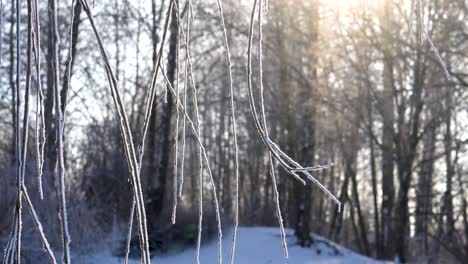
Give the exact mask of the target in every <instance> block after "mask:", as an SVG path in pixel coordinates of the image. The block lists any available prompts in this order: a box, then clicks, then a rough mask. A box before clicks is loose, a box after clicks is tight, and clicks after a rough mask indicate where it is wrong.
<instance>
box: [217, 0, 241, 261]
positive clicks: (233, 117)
mask: <svg viewBox="0 0 468 264" xmlns="http://www.w3.org/2000/svg"><path fill="white" fill-rule="evenodd" d="M216 3H217V5H218V12H219V19H220V22H221V30H222V31H223V43H224V51H225V52H224V53H225V55H226V66H227V72H228V78H229V105H230V110H231V123H232V134H233V140H234V170H235V174H234V175H235V200H236V203H235V208H234V231H233V235H232V247H231V257H230V263H231V264H234V256H235V251H236V240H237V228H238V226H239V147H238V144H237V123H236V113H235V104H234V88H233V85H234V84H233V78H232V62H231V52H230V49H229V41H228V34H227V30H226V25H225V22H224V10H223V4H222V1H221V0H217V1H216Z"/></svg>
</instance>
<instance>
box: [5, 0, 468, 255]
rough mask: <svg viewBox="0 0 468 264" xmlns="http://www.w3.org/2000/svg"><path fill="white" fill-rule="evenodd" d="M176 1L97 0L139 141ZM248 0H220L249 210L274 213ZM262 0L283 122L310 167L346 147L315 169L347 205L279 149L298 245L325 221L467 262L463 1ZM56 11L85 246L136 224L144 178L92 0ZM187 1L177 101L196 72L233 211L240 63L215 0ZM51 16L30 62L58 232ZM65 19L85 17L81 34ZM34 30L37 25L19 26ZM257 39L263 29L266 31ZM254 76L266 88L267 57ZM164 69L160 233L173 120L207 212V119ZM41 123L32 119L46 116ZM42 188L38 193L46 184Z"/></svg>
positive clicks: (167, 59)
mask: <svg viewBox="0 0 468 264" xmlns="http://www.w3.org/2000/svg"><path fill="white" fill-rule="evenodd" d="M169 2H170V1H168V0H167V1H165V0H151V1H150V0H138V1H127V0H103V1H96V2H95V3H93V4H92V5H93V9H94V14H95V19H96V22H97V26H98V27H99V28H100V29H101V34H102V38H103V41H104V45H105V47H106V49H107V50H108V52H109V55H110V58H111V63H112V64H113V65H112V66H113V68H114V70H115V73H116V77H117V78H118V80H119V85H120V87H119V89H120V90H121V92H122V93H123V95H124V101H125V103H126V105H125V107H126V110H127V113H128V114H129V120H130V123H131V126H132V130H133V133H134V134H135V140H136V141H137V142H138V140H139V138H140V136H141V135H140V134H141V131H140V130H141V129H140V128H141V126H142V124H143V118H144V114H145V113H144V104H145V100H146V99H147V98H148V96H149V94H148V93H149V89H148V86H149V83H150V81H151V72H152V70H153V69H154V67H156V65H155V60H156V58H157V52H158V47H159V45H160V42H161V39H162V34H163V32H162V31H163V26H164V20H165V17H166V15H167V13H166V11H167V7H168V5H169ZM251 4H252V3H251V2H250V1H230V0H226V1H224V10H225V15H226V27H227V34H228V40H229V42H230V46H231V53H232V54H231V55H232V61H233V78H234V89H235V93H236V98H235V100H236V105H237V106H238V107H237V112H236V116H237V123H238V137H239V151H240V201H239V202H240V204H239V206H240V223H241V225H264V226H265V225H266V226H270V225H277V220H276V217H275V204H274V194H273V189H272V181H271V177H270V172H269V164H268V152H266V150H265V149H264V146H263V145H262V142H261V140H260V138H259V137H258V135H257V131H256V129H255V126H254V123H253V120H252V117H251V113H250V109H249V104H248V97H247V88H246V67H245V65H246V52H247V42H248V39H247V38H248V25H249V14H250V10H251ZM264 6H265V7H264V9H265V10H264V11H263V12H264V14H265V16H264V20H265V21H266V23H264V25H263V29H264V32H263V38H264V52H263V65H264V67H263V76H264V80H263V84H264V87H265V105H266V117H267V119H268V126H269V127H268V128H269V132H270V137H271V138H272V139H274V140H275V142H277V143H278V144H279V145H280V147H281V148H282V149H283V150H284V151H285V152H286V153H288V154H289V155H290V156H291V157H292V158H294V159H295V160H297V161H299V162H301V164H303V165H305V166H306V165H316V164H326V163H329V162H333V163H335V166H334V167H332V168H329V169H326V170H322V171H318V172H315V173H314V174H313V175H314V176H315V177H317V179H319V180H320V181H321V182H322V183H323V184H324V185H325V186H326V187H327V188H329V189H330V191H331V192H332V193H334V194H336V196H337V197H338V198H339V199H340V201H341V202H342V208H341V211H339V210H338V208H337V206H336V205H335V204H334V203H333V202H332V201H331V200H329V199H328V198H327V197H326V196H325V195H324V194H323V193H322V192H321V191H320V190H319V189H318V188H316V187H315V186H314V185H312V184H310V183H309V184H308V185H307V186H302V185H301V184H300V183H298V182H297V181H296V180H295V179H294V178H292V177H290V176H289V175H287V172H285V171H283V170H282V169H281V168H280V167H279V166H275V170H276V175H277V184H278V190H279V194H280V197H279V201H280V205H281V209H282V213H283V219H284V224H285V226H287V227H291V228H293V229H294V230H295V233H296V236H297V237H298V239H299V243H300V245H301V246H310V245H311V244H312V243H314V241H313V237H311V236H310V232H313V233H317V234H320V235H323V236H325V237H327V238H330V239H332V240H334V241H336V242H339V243H342V244H344V245H346V246H348V247H351V248H353V249H355V250H358V251H359V252H361V253H362V254H365V255H369V256H373V257H376V258H380V259H394V258H395V256H398V257H399V259H400V260H402V261H409V260H412V261H421V262H436V263H437V262H438V261H437V260H438V259H439V258H442V257H443V258H448V259H449V260H451V261H454V262H455V261H458V262H460V263H462V262H463V261H464V260H466V258H468V215H467V214H468V212H467V210H468V208H467V201H466V199H467V198H468V197H467V194H466V193H465V187H466V185H467V180H468V174H467V173H468V171H467V168H466V165H465V164H466V158H467V157H468V156H467V152H466V146H465V145H466V142H467V139H468V138H467V134H466V133H465V130H466V128H467V125H468V116H467V113H468V112H467V102H468V101H467V100H466V96H467V95H468V90H467V84H468V72H467V69H468V67H467V63H468V22H467V21H468V19H467V14H468V13H467V11H468V9H467V8H468V7H467V5H466V1H462V0H431V1H424V0H421V1H417V0H412V1H409V0H408V1H399V0H378V1H366V0H349V1H345V0H333V1H325V0H292V1H281V0H270V1H268V3H264ZM72 10H74V12H75V16H74V19H73V20H71V19H70V17H71V12H72ZM2 11H3V13H2V14H3V24H2V32H3V38H2V40H1V41H2V60H1V73H0V84H1V85H0V115H1V118H0V127H1V130H0V131H1V132H0V133H1V138H0V157H1V158H0V179H1V182H2V184H1V185H0V212H1V214H0V215H1V216H0V237H4V236H7V234H8V230H9V225H10V223H11V215H12V214H11V212H12V210H13V206H14V190H15V187H14V186H15V184H16V180H15V166H14V160H15V158H14V157H15V156H14V155H15V154H14V131H15V127H16V124H15V119H14V113H15V104H14V103H13V102H14V101H15V95H14V93H13V87H14V85H15V83H14V80H15V66H14V65H15V61H16V59H17V58H16V52H15V51H16V49H17V48H18V47H16V46H15V41H14V39H15V38H16V33H15V30H14V28H15V20H16V17H15V1H13V0H12V1H9V2H5V1H4V3H3V10H2ZM23 11H24V12H26V9H25V10H22V11H21V12H23ZM58 11H59V14H58V15H59V18H58V19H59V31H60V34H61V39H62V42H61V43H60V47H61V50H60V54H59V55H60V62H61V67H62V70H61V72H64V73H66V72H67V69H68V67H71V79H68V76H67V75H64V76H62V79H61V80H62V84H63V86H62V88H61V93H62V98H63V100H64V101H63V102H62V107H63V108H62V109H63V110H66V113H67V117H66V121H67V122H66V126H65V135H66V137H65V143H66V153H65V154H66V155H65V159H66V168H67V172H66V186H67V195H68V199H69V201H70V202H69V203H70V208H69V210H70V212H69V214H70V215H71V216H70V227H71V230H72V240H73V242H74V243H73V244H72V247H76V248H80V247H81V246H83V245H84V243H85V242H86V241H87V240H89V239H93V238H96V237H100V236H101V235H105V234H111V233H113V231H114V230H115V227H120V228H121V229H124V227H125V225H126V222H127V220H128V217H129V211H130V207H131V204H132V202H131V200H132V195H131V191H130V190H131V185H130V183H129V182H128V177H129V175H128V169H127V164H126V161H125V156H124V153H123V151H122V147H121V144H122V142H121V137H120V130H119V126H118V121H117V120H116V117H115V112H114V111H115V110H114V109H113V106H112V99H111V98H110V96H109V91H108V88H107V81H106V75H105V71H104V68H103V66H102V64H101V60H100V54H99V50H98V48H97V44H96V41H95V39H94V36H93V34H92V32H91V28H90V25H89V23H88V21H87V20H84V19H83V17H84V14H81V12H82V8H81V5H80V4H77V5H76V6H75V7H74V8H72V7H71V3H68V2H62V1H60V3H59V6H58ZM179 11H180V15H181V17H180V19H181V20H180V28H179V27H178V26H177V16H176V13H175V12H173V13H172V17H171V22H170V23H171V24H170V31H169V32H168V34H169V35H168V39H167V44H166V47H165V49H164V51H165V52H164V55H163V65H164V66H163V68H164V71H165V75H166V77H167V78H168V82H169V83H170V84H171V85H172V86H176V85H177V83H178V85H179V87H180V97H181V100H183V98H184V97H185V98H186V102H187V111H188V113H189V115H190V116H191V117H192V118H194V117H195V113H194V111H195V110H194V109H195V106H194V103H193V101H192V98H193V89H192V88H195V89H196V90H197V96H198V108H199V111H200V124H201V128H202V133H201V135H202V141H203V143H204V144H205V147H206V150H207V153H208V158H209V160H210V163H211V166H212V171H213V174H214V177H215V184H216V187H217V192H218V197H219V201H220V203H221V204H220V205H221V213H222V217H223V218H222V219H223V225H224V226H225V227H226V228H227V227H229V226H230V225H231V224H232V221H233V214H234V210H233V206H234V203H235V200H234V199H235V196H234V194H235V193H234V190H235V186H234V184H235V178H234V169H235V167H234V165H235V164H234V158H233V157H234V148H233V135H232V129H231V126H232V122H231V121H230V116H229V89H228V85H229V84H228V75H227V74H228V73H227V71H226V67H225V57H224V53H223V52H224V50H223V46H222V32H221V31H220V28H219V18H218V16H217V7H216V3H215V2H214V1H193V3H192V5H188V4H187V3H186V2H185V1H180V10H179ZM189 12H193V17H194V19H193V22H192V23H191V26H190V52H191V54H190V56H191V58H192V64H193V69H194V70H193V79H194V84H195V85H196V87H192V85H193V84H192V82H191V81H190V80H188V79H187V78H190V76H187V75H185V74H184V68H185V67H186V66H185V65H184V61H185V60H184V59H183V58H185V55H186V50H185V47H184V45H185V42H184V38H185V35H184V34H186V33H187V30H188V29H187V27H186V25H185V21H186V17H187V15H188V14H189ZM80 14H81V16H80ZM39 15H40V16H41V21H42V22H41V30H42V40H41V41H42V42H41V44H42V46H41V49H42V50H43V51H44V53H45V54H46V55H45V58H44V59H43V61H42V62H41V64H42V69H43V72H42V73H41V76H36V74H33V90H34V89H36V87H37V85H36V83H37V81H41V83H42V84H43V87H44V91H45V115H46V123H45V128H46V141H47V142H48V143H47V144H46V146H47V148H46V156H45V157H46V165H45V175H44V189H45V198H44V201H41V202H38V203H37V207H38V209H40V211H41V212H42V213H41V220H43V221H44V223H45V226H46V232H48V233H50V234H54V233H56V234H58V233H59V227H58V226H59V225H58V219H57V215H56V209H57V207H58V206H59V205H58V202H57V201H58V198H57V192H56V186H57V179H56V174H55V173H54V171H55V167H56V163H57V160H56V156H57V154H56V149H55V143H54V142H55V141H56V135H55V132H54V131H55V130H54V129H55V128H54V127H55V123H54V122H53V120H54V116H55V111H54V101H53V96H52V95H53V78H54V77H53V69H52V64H51V63H50V61H51V56H52V37H51V34H52V29H51V22H50V19H49V17H50V14H49V11H48V8H47V5H46V3H40V5H39ZM70 23H72V27H73V32H74V33H75V34H74V35H73V37H72V42H73V43H71V47H72V48H71V49H70V50H69V49H68V47H69V45H70V43H69V41H70V36H69V28H70ZM256 23H257V22H256ZM256 26H258V25H256ZM21 29H22V30H25V31H26V28H25V27H23V25H22V26H21ZM25 36H26V34H22V35H21V38H25ZM428 36H430V38H431V39H432V42H433V45H435V46H436V47H437V49H438V53H439V54H440V57H441V60H442V61H443V62H444V63H445V65H446V69H444V65H442V64H441V62H440V61H439V58H438V55H437V54H436V53H435V50H434V48H433V47H432V44H431V42H430V41H429V40H428ZM254 38H255V39H256V38H258V32H255V34H254ZM178 40H179V43H180V45H181V47H179V48H178V46H177V41H178ZM21 43H26V41H24V40H23V41H22V42H21ZM20 49H21V52H23V51H25V49H24V48H23V47H20ZM254 54H255V56H254V57H253V58H254V59H253V64H254V65H258V57H257V56H258V51H257V50H256V49H254ZM23 59H25V56H22V57H21V60H23ZM70 59H71V62H72V63H71V64H70ZM255 69H257V68H255ZM446 70H447V71H448V73H449V74H450V76H451V78H450V79H448V78H447V73H446ZM253 78H254V89H255V90H256V91H257V90H258V87H257V85H258V80H257V78H258V72H254V74H253ZM68 83H70V84H71V86H70V90H69V91H67V89H68V88H67V87H68ZM166 85H167V84H166V82H165V80H164V77H163V76H160V79H158V86H157V96H156V100H155V102H154V105H153V111H152V119H151V123H150V127H149V130H148V135H147V137H148V141H147V142H148V144H147V147H146V148H145V151H146V152H145V156H144V157H145V158H144V160H143V164H142V180H143V186H144V195H145V199H146V203H147V214H148V218H149V219H150V220H149V226H150V232H151V231H153V232H156V233H157V232H160V231H161V230H165V229H168V228H170V225H171V224H170V217H171V210H172V206H171V205H172V199H173V194H172V186H173V181H174V177H173V173H174V171H173V170H174V166H173V163H174V157H175V144H174V143H175V136H176V135H178V136H179V138H178V140H179V142H182V141H183V140H185V141H186V151H185V152H184V154H185V156H184V158H183V159H184V162H183V163H182V158H181V155H182V147H181V146H179V148H178V155H179V173H181V172H182V170H183V174H184V185H183V190H182V191H183V196H182V198H181V200H180V201H179V212H180V213H179V214H180V215H181V216H180V217H182V218H183V219H185V220H180V221H182V222H185V221H187V223H188V224H193V225H196V221H195V220H193V219H194V218H195V216H196V215H197V208H198V200H197V199H198V198H197V197H198V196H197V194H198V192H199V191H200V190H199V187H198V181H197V175H198V158H197V155H196V153H197V151H198V150H197V149H198V145H197V142H196V139H195V135H194V134H193V133H192V132H191V130H190V129H189V128H188V125H187V131H186V133H185V135H186V137H185V138H183V135H184V133H182V131H183V126H182V120H183V116H182V115H180V113H179V115H180V116H179V118H180V124H179V127H176V122H175V120H176V118H177V115H178V114H177V113H176V103H175V98H174V96H172V95H171V93H168V92H167V90H166ZM34 91H35V90H34ZM34 91H33V94H34ZM66 95H68V96H66ZM65 105H66V106H67V107H66V109H65ZM176 130H178V131H179V133H175V131H176ZM30 132H31V135H33V134H34V129H33V127H31V129H30ZM137 142H135V143H137ZM33 143H34V142H31V143H30V148H31V149H33V148H34V145H33ZM276 165H277V164H276ZM182 167H183V169H182ZM27 168H28V173H27V176H26V182H27V184H28V185H29V186H31V187H30V189H33V188H37V187H34V186H37V184H38V183H37V181H36V177H35V176H34V175H35V160H34V157H31V158H30V159H29V162H28V164H27ZM204 176H205V177H206V179H205V183H206V184H205V186H204V193H205V196H204V199H205V204H206V206H205V210H206V213H207V215H208V217H209V219H207V220H206V223H205V224H206V225H207V226H210V225H213V222H214V220H213V219H212V218H214V212H213V211H214V209H213V208H212V207H211V206H209V205H211V204H212V199H213V196H212V195H211V194H210V192H211V191H210V190H211V187H210V185H209V184H208V182H209V180H208V178H207V177H208V176H207V175H204ZM31 196H34V197H33V199H39V198H38V195H37V194H36V193H34V194H32V195H31ZM38 201H39V200H38ZM187 219H192V222H193V223H192V222H191V221H190V220H187ZM26 221H29V220H27V219H26ZM207 228H208V227H207ZM211 229H214V227H211ZM29 231H31V230H29ZM25 232H28V230H25ZM32 237H33V236H32ZM34 239H36V238H34ZM59 239H60V238H59V237H58V236H57V237H54V238H53V239H52V241H53V243H55V244H58V243H60V240H59ZM0 241H1V240H0ZM278 243H280V242H278ZM410 249H411V250H410Z"/></svg>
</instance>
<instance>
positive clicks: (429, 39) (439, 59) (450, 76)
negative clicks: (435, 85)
mask: <svg viewBox="0 0 468 264" xmlns="http://www.w3.org/2000/svg"><path fill="white" fill-rule="evenodd" d="M421 13H422V12H421V0H418V16H419V19H418V20H419V27H420V28H421V31H422V32H423V34H424V36H425V37H426V39H427V41H428V42H429V45H430V46H431V50H432V52H434V55H435V56H436V58H437V60H438V61H439V63H440V66H442V69H443V70H444V74H445V77H446V78H447V80H449V81H450V80H452V75H451V74H450V72H449V70H448V68H447V64H445V62H444V60H443V59H442V57H441V56H440V53H439V50H438V49H437V47H436V46H435V44H434V42H433V41H432V38H431V36H429V34H428V33H427V30H426V28H425V27H424V24H423V22H422V21H423V18H422V14H421Z"/></svg>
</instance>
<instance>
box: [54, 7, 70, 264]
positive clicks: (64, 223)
mask: <svg viewBox="0 0 468 264" xmlns="http://www.w3.org/2000/svg"><path fill="white" fill-rule="evenodd" d="M49 4H50V5H51V6H50V7H49V8H50V10H52V14H51V16H52V30H53V45H52V46H53V48H52V53H53V54H52V68H53V71H54V83H53V88H54V102H55V114H56V128H55V130H56V134H57V152H58V153H57V159H58V164H57V168H58V172H57V173H58V186H59V196H60V199H59V201H60V226H61V230H62V246H63V259H62V261H63V262H64V263H65V264H69V263H70V261H71V260H70V259H71V252H70V242H71V240H70V233H69V230H68V214H67V198H66V193H65V160H64V142H63V141H64V137H63V121H64V120H63V112H62V107H61V104H62V100H61V99H60V90H59V83H60V80H59V78H60V64H59V55H58V52H59V40H60V35H59V30H58V21H57V0H52V1H50V2H49Z"/></svg>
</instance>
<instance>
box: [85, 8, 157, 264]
mask: <svg viewBox="0 0 468 264" xmlns="http://www.w3.org/2000/svg"><path fill="white" fill-rule="evenodd" d="M80 1H81V4H82V6H83V10H84V11H85V13H86V14H87V16H88V19H89V22H90V24H91V27H92V29H93V32H94V34H95V37H96V40H97V42H98V46H99V50H100V53H101V57H102V60H103V62H104V66H105V70H106V76H107V79H108V83H109V88H110V90H111V95H112V99H113V101H114V105H115V107H116V110H117V115H118V120H119V124H120V129H121V133H122V137H123V141H124V150H125V155H126V158H127V162H128V166H129V170H130V175H131V178H132V186H133V193H134V197H136V211H137V220H138V231H139V234H140V248H141V252H142V256H141V260H142V262H143V263H144V264H148V263H151V259H150V252H149V244H148V231H147V225H146V211H145V203H144V199H143V192H142V187H141V179H140V170H139V168H140V164H139V160H138V157H137V155H138V154H137V151H136V149H135V146H134V144H133V137H132V131H131V128H130V124H129V121H128V118H127V114H126V111H125V107H124V104H123V100H122V97H121V95H120V92H119V90H118V82H117V79H116V77H115V75H114V72H113V70H112V68H111V66H110V62H109V58H108V56H107V52H106V50H105V49H104V45H103V43H102V40H101V37H100V35H99V32H98V31H97V28H96V25H95V23H94V18H93V15H92V13H91V9H90V7H89V4H88V1H87V0H80Z"/></svg>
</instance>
